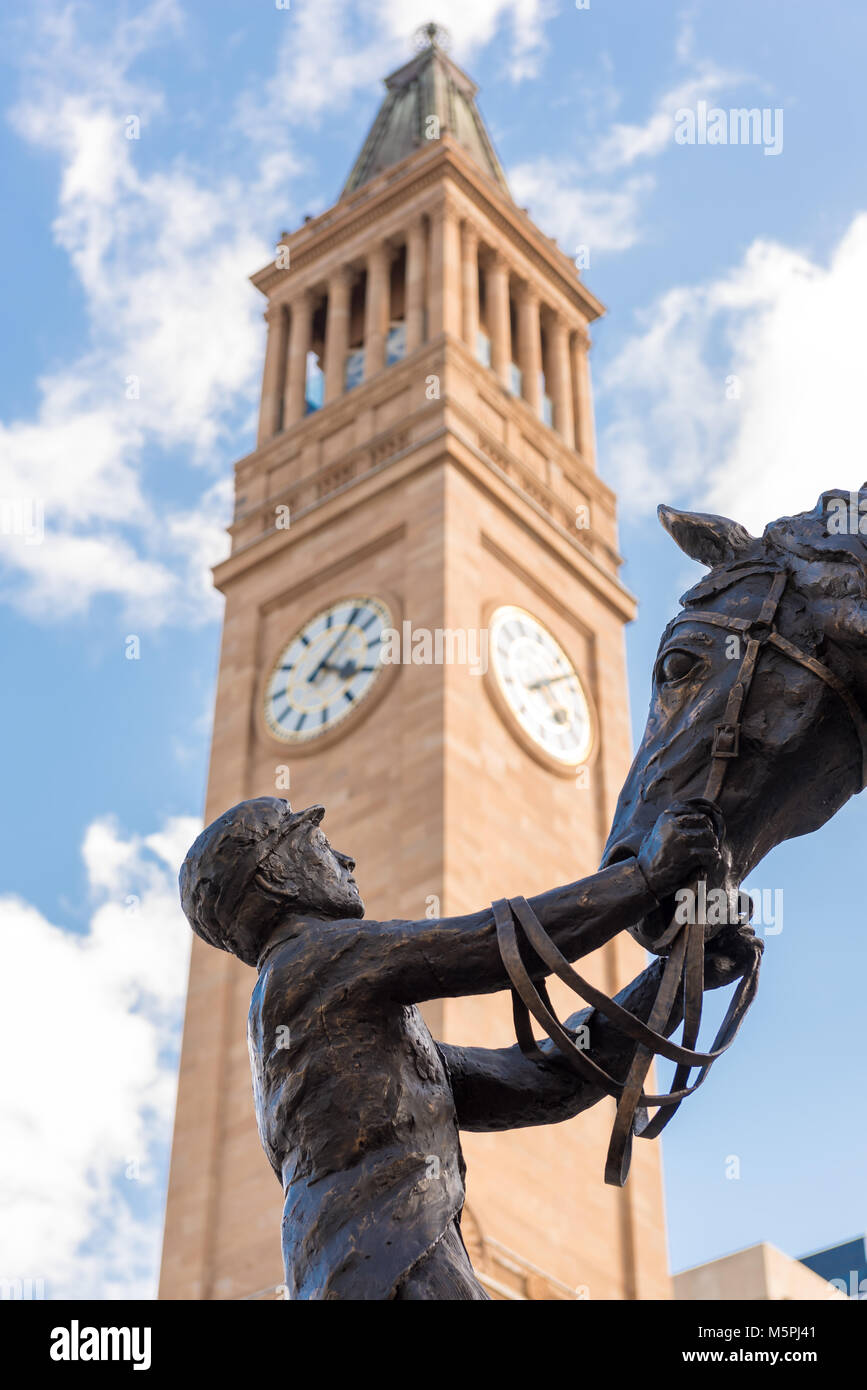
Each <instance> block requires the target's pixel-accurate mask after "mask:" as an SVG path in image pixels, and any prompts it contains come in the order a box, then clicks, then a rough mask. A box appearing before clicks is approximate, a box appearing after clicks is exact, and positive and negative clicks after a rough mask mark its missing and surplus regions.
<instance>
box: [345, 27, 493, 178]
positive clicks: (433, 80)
mask: <svg viewBox="0 0 867 1390" xmlns="http://www.w3.org/2000/svg"><path fill="white" fill-rule="evenodd" d="M420 32H421V36H422V41H423V43H424V47H423V48H422V49H421V52H419V53H418V54H417V55H416V57H415V58H413V59H411V61H410V62H408V63H405V64H404V65H403V67H401V68H398V69H397V71H396V72H393V73H391V75H390V76H389V77H386V78H385V86H386V90H387V95H386V97H385V100H384V101H383V103H382V106H381V107H380V108H379V112H378V114H377V117H376V120H375V121H374V122H373V125H372V126H371V128H370V131H369V133H368V136H367V139H366V140H365V142H364V144H363V146H362V148H361V153H360V154H359V156H358V158H357V159H356V161H355V164H354V165H353V167H352V172H351V173H350V175H349V178H348V179H347V180H346V183H345V185H344V187H343V191H342V193H341V197H345V196H346V195H347V194H348V193H354V192H355V190H356V189H357V188H360V187H361V186H362V184H365V183H367V182H368V181H369V180H370V179H373V178H375V177H376V175H377V174H381V173H382V171H383V170H384V169H388V168H390V167H391V166H392V165H395V164H399V163H400V161H401V160H402V159H406V157H407V156H408V155H410V154H412V153H413V151H414V150H416V149H418V148H419V146H421V145H422V144H423V143H424V142H425V141H426V140H432V139H434V140H435V139H438V138H439V137H440V136H441V135H446V134H447V135H450V136H451V137H452V139H454V140H456V141H457V142H458V144H459V145H461V146H462V147H463V149H465V150H466V152H467V154H469V155H470V156H471V157H472V159H474V160H475V162H476V164H478V165H479V167H480V168H481V169H482V170H483V171H484V172H485V173H486V174H487V175H488V176H489V177H490V178H492V179H493V180H494V181H495V182H496V183H497V184H499V186H500V188H501V189H502V191H503V192H504V193H506V194H507V195H509V187H508V184H507V183H506V177H505V174H504V173H503V170H502V167H501V165H500V161H499V160H498V158H497V156H496V153H495V151H494V147H493V145H492V144H491V139H490V136H489V135H488V132H487V130H486V129H485V123H484V121H483V120H482V118H481V115H480V114H479V110H478V107H477V106H476V101H475V98H476V93H477V92H478V87H477V86H476V84H475V83H474V82H473V80H472V78H471V77H468V76H467V74H466V73H465V72H464V71H463V69H462V68H459V67H458V65H457V63H454V62H452V60H451V58H449V56H448V55H447V53H446V52H445V51H444V49H443V47H442V45H443V43H444V42H445V33H444V31H443V30H441V29H440V28H438V26H437V25H435V24H428V25H425V27H424V29H423V30H422V31H420ZM509 196H511V195H509Z"/></svg>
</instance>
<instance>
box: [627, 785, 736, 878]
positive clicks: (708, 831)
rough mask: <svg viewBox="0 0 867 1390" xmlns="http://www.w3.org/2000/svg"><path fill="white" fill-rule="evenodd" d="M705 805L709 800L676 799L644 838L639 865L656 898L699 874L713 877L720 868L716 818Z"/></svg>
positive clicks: (639, 853) (639, 854)
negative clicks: (690, 800) (702, 801)
mask: <svg viewBox="0 0 867 1390" xmlns="http://www.w3.org/2000/svg"><path fill="white" fill-rule="evenodd" d="M705 806H708V807H709V806H710V803H709V802H704V803H700V804H699V803H696V802H688V801H678V802H675V803H674V805H673V806H670V807H669V808H668V810H667V811H663V813H662V815H661V816H659V817H658V819H657V821H656V824H655V825H654V827H653V829H652V830H651V831H650V832H649V834H647V835H646V836H645V837H644V840H643V842H642V845H641V849H640V850H639V851H638V865H639V868H640V869H641V871H642V873H643V874H644V877H645V878H646V879H647V882H648V883H649V885H650V888H651V891H652V892H653V893H655V894H656V896H657V898H664V897H666V896H667V895H668V894H669V893H674V892H676V891H677V889H678V888H681V887H683V885H684V884H685V883H689V882H690V881H691V880H692V879H694V878H695V877H696V875H697V874H698V873H701V872H704V873H707V875H708V877H710V878H712V877H713V876H714V873H715V871H716V870H717V869H719V867H720V865H721V849H720V836H719V831H718V821H717V819H716V818H715V817H714V815H713V814H712V813H711V811H710V810H705V809H704V807H705ZM719 829H720V830H721V826H720V827H719Z"/></svg>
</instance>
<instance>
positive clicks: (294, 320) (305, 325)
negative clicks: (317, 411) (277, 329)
mask: <svg viewBox="0 0 867 1390" xmlns="http://www.w3.org/2000/svg"><path fill="white" fill-rule="evenodd" d="M290 313H291V319H290V323H289V353H288V356H287V358H286V390H285V393H284V396H283V428H284V429H289V427H290V425H296V424H297V423H298V421H299V420H302V419H303V418H304V410H305V387H306V385H307V354H308V352H309V351H310V329H311V325H312V321H313V297H312V295H311V294H310V291H309V290H302V291H301V293H300V294H299V295H296V297H295V298H294V299H293V300H292V302H291V305H290Z"/></svg>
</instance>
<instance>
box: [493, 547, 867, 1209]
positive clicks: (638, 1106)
mask: <svg viewBox="0 0 867 1390" xmlns="http://www.w3.org/2000/svg"><path fill="white" fill-rule="evenodd" d="M788 580H789V572H788V570H786V569H779V570H776V572H775V573H774V578H773V581H772V583H771V586H770V589H769V591H768V594H767V595H766V597H765V599H764V601H763V603H762V607H761V610H760V612H759V615H758V617H757V618H755V619H750V618H737V617H729V616H727V615H726V614H724V613H715V612H704V611H699V610H692V611H684V612H683V613H680V614H678V616H677V617H676V618H675V619H674V621H673V623H672V626H675V625H676V624H679V623H685V622H696V623H705V624H708V625H711V626H714V627H722V628H726V629H727V630H728V631H730V632H735V633H737V634H739V635H742V636H744V637H746V639H747V646H746V651H745V652H744V655H743V659H742V661H741V664H740V668H739V670H738V673H737V675H736V677H735V680H734V683H733V684H732V687H731V689H730V691H729V694H728V698H727V700H726V706H725V710H724V713H723V718H722V720H721V721H720V723H718V724H717V725H716V726H715V728H714V738H713V745H712V748H711V759H710V767H709V769H708V776H707V781H706V784H705V791H704V799H705V800H706V801H710V802H716V800H717V798H718V796H719V793H720V790H721V788H722V785H723V782H724V780H725V774H726V770H727V768H728V765H729V762H730V761H731V760H732V759H733V758H737V757H739V756H740V735H741V727H742V722H743V712H744V708H745V706H746V702H747V698H748V696H749V692H750V688H751V686H752V682H753V677H754V676H755V672H756V667H757V664H758V659H759V655H760V653H761V650H762V647H763V646H764V645H765V644H766V643H769V644H772V645H773V646H774V647H776V648H777V650H778V651H780V652H781V653H782V654H783V655H784V656H787V657H789V658H790V659H791V660H793V661H797V662H798V663H799V664H800V665H802V666H804V667H805V668H806V669H807V670H808V671H811V672H812V673H813V674H814V675H816V676H818V677H819V679H820V680H823V681H824V682H825V684H826V685H827V686H829V688H830V689H831V690H833V691H834V692H835V694H837V695H838V696H839V698H840V700H841V701H842V702H843V704H844V705H845V707H846V710H847V711H848V713H849V716H850V718H851V720H852V723H853V725H854V728H855V731H856V733H857V735H858V740H859V743H860V746H861V785H862V787H863V786H864V785H867V719H865V717H864V715H863V714H862V712H861V710H860V708H859V706H858V704H857V701H856V700H855V698H854V696H853V695H852V693H851V691H849V690H848V689H847V687H846V685H845V684H844V683H843V681H842V680H840V678H839V677H838V676H837V675H835V674H834V672H833V671H831V670H830V669H829V668H828V667H827V666H825V665H824V663H823V662H821V661H819V660H818V659H817V658H816V657H813V656H809V655H808V654H807V653H806V652H803V651H801V650H800V648H799V647H796V646H795V645H794V644H793V643H792V642H789V641H788V640H787V639H786V638H785V637H781V636H780V634H779V633H778V632H777V631H776V630H775V628H774V622H775V619H776V614H777V609H778V607H779V604H780V600H781V598H782V596H783V593H784V591H785V588H786V585H787V583H788ZM492 910H493V914H494V922H495V924H496V929H497V941H498V944H499V948H500V954H501V957H502V960H503V964H504V965H505V967H506V971H507V973H508V975H509V979H510V980H511V983H512V1012H513V1016H514V1021H515V1035H516V1037H517V1040H518V1045H519V1047H520V1049H521V1052H522V1053H523V1055H524V1056H525V1057H526V1058H528V1060H530V1061H532V1062H535V1063H545V1062H547V1061H548V1060H549V1057H548V1056H546V1054H545V1053H544V1052H543V1051H542V1049H541V1048H540V1047H539V1045H538V1044H537V1043H536V1041H535V1039H534V1037H533V1028H532V1024H531V1021H530V1019H531V1015H532V1017H533V1018H535V1019H536V1021H537V1022H538V1023H539V1024H541V1026H542V1028H543V1029H544V1030H545V1032H546V1033H547V1035H548V1037H549V1038H550V1039H551V1041H552V1042H553V1043H554V1045H555V1047H557V1049H558V1050H559V1052H560V1053H561V1054H562V1055H563V1056H564V1057H566V1059H567V1061H568V1062H569V1064H570V1065H571V1066H572V1067H573V1068H574V1070H575V1071H577V1072H578V1073H579V1074H580V1075H581V1076H583V1077H584V1078H585V1080H588V1081H590V1082H592V1083H593V1084H595V1085H598V1086H600V1087H601V1089H602V1090H603V1091H605V1092H606V1093H607V1094H608V1095H610V1096H613V1097H614V1098H615V1099H616V1100H617V1112H616V1115H615V1119H614V1125H613V1128H612V1132H611V1141H610V1144H609V1148H608V1156H607V1160H606V1165H605V1181H606V1183H609V1184H611V1185H613V1186H616V1187H622V1186H623V1184H624V1183H625V1181H626V1178H627V1175H628V1173H629V1166H630V1162H631V1156H632V1140H633V1136H637V1137H638V1138H642V1139H655V1138H656V1137H657V1136H658V1135H659V1134H661V1132H662V1130H663V1129H664V1128H665V1126H666V1125H667V1124H668V1122H669V1121H670V1120H671V1118H672V1116H673V1115H674V1113H675V1112H676V1110H677V1109H678V1107H679V1105H680V1104H681V1102H682V1101H683V1100H684V1099H685V1097H686V1096H688V1095H691V1094H692V1093H693V1091H696V1090H698V1088H699V1086H701V1085H702V1084H703V1083H704V1081H705V1079H706V1077H707V1075H708V1073H709V1072H710V1069H711V1067H712V1066H713V1063H714V1062H715V1061H716V1060H717V1058H718V1057H720V1056H722V1054H723V1052H726V1051H727V1050H728V1048H729V1047H730V1046H731V1044H732V1043H733V1042H734V1039H735V1037H736V1036H737V1033H738V1031H739V1029H740V1026H741V1024H742V1022H743V1020H744V1018H745V1017H746V1014H747V1012H748V1010H749V1008H750V1005H751V1004H752V1002H753V999H754V998H755V995H756V991H757V989H758V979H759V966H760V962H761V953H760V952H759V950H758V948H757V947H756V949H755V950H754V952H753V960H752V963H751V965H750V967H749V968H748V969H747V970H746V971H744V973H743V974H742V976H741V979H740V981H739V983H738V987H737V989H736V991H735V993H734V995H733V996H732V999H731V1001H730V1003H729V1007H728V1010H727V1012H726V1016H725V1018H724V1019H723V1021H722V1024H721V1025H720V1028H719V1030H718V1032H717V1035H716V1037H715V1038H714V1041H713V1045H712V1047H711V1050H710V1052H698V1051H696V1043H697V1042H698V1035H699V1029H700V1026H701V1016H702V1003H703V999H704V966H705V928H706V926H707V922H706V920H705V916H706V914H705V913H704V911H702V912H700V913H699V919H698V920H697V921H695V922H691V923H687V924H686V925H684V924H682V923H681V922H680V921H679V920H678V917H677V914H675V916H674V917H673V918H672V921H671V922H670V923H669V926H668V927H667V928H666V930H665V932H663V934H662V936H661V937H660V938H659V940H658V941H657V942H656V943H655V948H656V949H657V950H659V949H661V948H663V947H665V946H670V947H671V950H670V953H669V955H668V958H667V960H666V963H665V967H664V969H663V974H662V980H661V981H660V985H659V990H658V992H657V995H656V999H655V1001H654V1004H653V1007H652V1009H651V1011H650V1016H649V1018H648V1020H647V1023H643V1022H642V1021H641V1019H639V1018H636V1017H635V1015H634V1014H631V1013H630V1012H629V1010H628V1009H624V1008H623V1006H622V1005H620V1004H618V1003H617V1001H616V1000H614V999H611V998H609V996H608V995H606V994H603V992H602V991H601V990H598V989H596V987H595V986H594V985H591V984H590V982H589V981H588V980H585V979H584V978H583V977H582V976H581V975H579V974H578V972H577V971H576V970H575V969H574V968H573V967H572V965H570V963H569V961H568V960H567V959H566V957H565V956H564V955H563V954H562V952H561V951H560V950H559V949H558V947H557V946H556V944H555V943H554V942H553V941H552V940H551V938H550V937H549V936H548V934H547V932H546V931H545V929H544V928H543V927H542V925H541V923H540V922H539V920H538V918H537V917H536V915H535V913H534V912H533V910H532V908H531V907H530V905H529V903H528V902H527V901H526V899H525V898H521V897H518V898H513V899H511V900H507V899H505V898H502V899H499V900H498V901H497V902H495V903H494V904H493V909H492ZM515 920H517V922H518V924H519V925H520V927H521V928H522V930H523V933H524V936H525V937H526V940H527V943H528V945H529V947H530V948H531V949H532V950H533V951H534V952H535V954H536V956H537V957H538V958H539V960H541V962H542V963H543V965H544V966H545V967H546V969H547V971H548V972H550V973H551V974H555V975H557V976H558V977H559V978H560V979H561V980H562V981H563V982H564V984H566V985H568V987H569V988H570V989H571V990H573V991H574V993H576V994H577V995H578V996H579V997H580V998H581V999H583V1000H584V1001H585V1003H588V1004H590V1005H591V1007H592V1008H594V1009H596V1010H597V1011H598V1012H599V1013H601V1014H603V1015H604V1016H605V1017H606V1018H607V1019H608V1020H609V1021H610V1022H611V1023H612V1024H613V1025H614V1026H615V1027H616V1028H618V1029H619V1031H620V1032H622V1033H624V1034H625V1036H626V1037H628V1038H631V1039H632V1040H633V1041H634V1042H635V1044H636V1047H635V1051H634V1053H633V1057H632V1061H631V1063H630V1066H629V1070H628V1072H627V1075H626V1079H625V1080H624V1081H622V1082H621V1081H618V1080H617V1079H616V1078H615V1077H613V1076H611V1075H609V1073H608V1072H606V1071H605V1070H604V1069H603V1068H602V1067H600V1066H599V1065H598V1064H597V1063H596V1062H594V1061H593V1060H592V1058H591V1057H589V1056H588V1055H587V1051H586V1049H585V1048H584V1047H582V1046H581V1045H580V1043H579V1041H578V1034H577V1033H576V1032H575V1031H574V1030H572V1029H569V1028H567V1027H566V1026H565V1025H564V1024H562V1023H561V1022H560V1020H559V1019H558V1018H557V1015H556V1013H555V1012H554V1008H553V1005H552V1004H551V1000H550V998H549V996H548V991H547V988H546V986H545V984H544V982H543V981H540V982H539V983H538V985H537V984H536V983H534V981H533V980H532V979H531V977H530V974H529V971H528V970H527V967H526V965H525V964H524V960H523V957H522V955H521V949H520V945H519V941H518V935H517V931H516V926H515ZM679 988H680V989H682V991H683V1035H682V1040H681V1042H680V1043H679V1044H678V1043H673V1042H671V1040H670V1039H669V1038H667V1037H666V1036H665V1032H664V1030H665V1028H666V1026H667V1024H668V1022H669V1019H670V1017H671V1011H672V1009H673V1007H674V1002H675V999H676V998H677V992H678V989H679ZM654 1056H660V1057H666V1058H668V1059H669V1060H670V1061H673V1062H674V1063H675V1064H676V1066H675V1073H674V1077H673V1079H672V1084H671V1089H670V1090H669V1091H668V1093H667V1094H665V1095H647V1094H646V1093H645V1091H644V1082H645V1079H646V1077H647V1073H648V1071H649V1070H650V1067H651V1064H652V1062H653V1058H654ZM694 1067H699V1068H700V1071H699V1075H698V1079H697V1080H696V1081H695V1082H693V1084H692V1085H689V1084H688V1081H689V1074H690V1072H691V1070H692V1069H693V1068H694ZM648 1106H656V1107H658V1108H657V1110H656V1113H655V1114H654V1115H653V1117H652V1118H649V1117H648V1114H647V1108H648Z"/></svg>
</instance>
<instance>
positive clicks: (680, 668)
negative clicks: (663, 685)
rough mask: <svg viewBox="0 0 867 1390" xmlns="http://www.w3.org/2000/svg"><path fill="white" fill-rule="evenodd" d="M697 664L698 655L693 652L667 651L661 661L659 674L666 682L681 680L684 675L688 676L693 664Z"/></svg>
mask: <svg viewBox="0 0 867 1390" xmlns="http://www.w3.org/2000/svg"><path fill="white" fill-rule="evenodd" d="M695 664H696V657H695V656H693V654H692V652H684V651H677V650H675V651H672V652H666V654H665V656H664V657H663V658H662V660H661V661H660V663H659V674H660V677H661V679H662V680H663V681H664V682H668V681H679V680H682V678H683V677H684V676H688V675H689V673H690V671H691V670H692V668H693V666H695Z"/></svg>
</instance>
